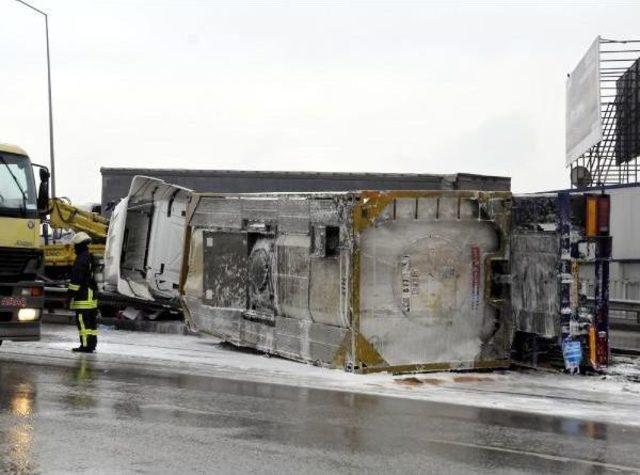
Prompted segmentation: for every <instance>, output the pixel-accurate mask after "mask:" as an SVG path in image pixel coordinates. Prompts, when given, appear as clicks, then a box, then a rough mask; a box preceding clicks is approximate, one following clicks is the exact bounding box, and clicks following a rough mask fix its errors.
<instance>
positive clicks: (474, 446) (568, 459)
mask: <svg viewBox="0 0 640 475" xmlns="http://www.w3.org/2000/svg"><path fill="white" fill-rule="evenodd" d="M427 442H428V443H432V444H442V445H456V446H459V447H466V448H472V449H481V450H492V451H494V452H503V453H507V454H516V455H528V456H530V457H538V458H542V459H545V460H551V461H554V462H564V463H581V464H584V465H595V466H597V467H602V468H608V469H613V470H625V471H629V472H633V473H637V472H639V471H640V467H631V466H627V465H617V464H613V463H607V462H598V461H597V460H583V459H576V458H572V457H565V456H562V455H551V454H544V453H541V452H532V451H529V450H519V449H510V448H508V447H496V446H494V445H482V444H473V443H470V442H456V441H453V440H439V439H428V440H427Z"/></svg>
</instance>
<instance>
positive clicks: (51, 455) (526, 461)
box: [0, 356, 640, 474]
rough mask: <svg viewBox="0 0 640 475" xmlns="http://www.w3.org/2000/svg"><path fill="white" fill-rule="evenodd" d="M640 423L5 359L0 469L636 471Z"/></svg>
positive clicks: (0, 384)
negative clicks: (620, 422)
mask: <svg viewBox="0 0 640 475" xmlns="http://www.w3.org/2000/svg"><path fill="white" fill-rule="evenodd" d="M639 436H640V430H638V429H635V428H632V427H628V426H618V425H611V424H601V423H593V422H589V421H579V420H575V419H570V418H562V417H550V416H536V415H532V414H526V413H524V412H522V413H514V412H507V411H500V410H493V409H480V408H473V407H464V406H456V405H448V404H438V403H430V402H424V401H412V400H405V399H396V398H387V397H378V396H371V395H361V394H353V393H342V392H335V391H325V390H314V389H305V388H294V387H288V386H278V385H271V384H261V383H253V382H242V381H229V380H225V379H216V378H205V377H194V376H185V375H176V374H166V375H162V376H156V375H154V376H150V375H145V374H144V372H143V370H135V371H124V370H122V371H120V370H104V369H101V370H96V369H93V368H92V359H91V358H90V357H89V358H87V357H84V356H81V357H79V359H78V360H77V362H76V366H75V367H74V368H61V367H54V366H37V365H29V364H25V363H9V362H4V361H3V362H0V472H8V473H32V472H51V471H56V472H61V473H70V472H71V473H73V472H83V471H91V472H94V471H100V472H109V473H114V472H119V473H122V472H142V473H176V472H182V473H187V472H207V473H230V472H234V473H243V472H261V473H327V472H332V473H333V472H358V471H369V472H378V473H380V472H395V473H418V472H420V473H513V472H530V473H539V472H549V473H558V472H565V473H581V474H582V473H603V472H607V471H617V472H620V471H622V472H639V471H640V454H639V453H638V452H639V451H638V450H637V447H638V440H640V438H639Z"/></svg>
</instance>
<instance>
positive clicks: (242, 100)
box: [0, 0, 640, 202]
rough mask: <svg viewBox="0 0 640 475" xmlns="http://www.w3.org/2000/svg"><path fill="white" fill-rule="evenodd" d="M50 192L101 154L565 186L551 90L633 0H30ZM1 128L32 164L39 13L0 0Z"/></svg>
mask: <svg viewBox="0 0 640 475" xmlns="http://www.w3.org/2000/svg"><path fill="white" fill-rule="evenodd" d="M32 3H33V4H34V5H37V6H38V7H39V8H41V9H43V10H46V11H47V12H49V14H50V18H49V21H50V34H51V49H52V65H53V66H52V67H53V101H54V126H55V145H56V156H57V161H56V163H57V175H58V184H57V188H58V194H60V195H65V196H69V197H70V198H72V199H73V200H75V201H78V202H87V201H98V200H99V197H100V173H99V169H100V167H101V166H111V167H175V168H224V169H263V170H317V171H380V172H399V173H403V172H410V173H453V172H473V173H487V174H496V175H508V176H511V177H513V189H514V190H515V191H518V192H526V191H538V190H544V189H553V188H558V187H566V186H567V185H568V172H567V170H566V169H565V167H564V91H565V78H566V74H567V72H569V71H571V70H572V69H573V67H574V66H575V64H576V63H577V62H578V61H579V59H580V57H581V56H582V54H583V53H584V52H585V51H586V49H587V48H588V46H589V45H590V44H591V42H592V41H593V39H594V37H595V36H596V35H598V34H601V35H603V36H604V37H609V38H637V37H640V26H639V25H640V2H638V1H632V2H626V3H621V2H616V3H614V2H562V1H553V2H550V1H549V2H547V1H544V2H542V1H541V2H522V3H519V2H517V1H505V2H497V1H493V2H457V1H447V2H429V1H426V0H425V1H402V0H392V1H375V0H372V1H352V2H348V1H344V2H338V1H319V0H318V1H306V2H305V1H260V2H258V1H242V0H235V1H222V0H220V1H203V0H201V1H195V0H193V1H189V0H153V1H151V0H148V1H145V0H126V1H125V0H121V1H106V0H104V1H96V0H91V1H88V0H32ZM0 18H2V22H1V23H2V27H0V58H1V59H2V73H1V75H0V103H1V104H2V107H1V108H0V141H2V142H10V143H17V144H20V145H21V146H23V147H24V148H25V149H27V151H28V152H29V154H30V155H31V157H32V159H33V160H34V161H36V162H42V163H45V164H48V159H49V158H48V157H49V152H48V122H47V95H46V69H45V50H44V22H43V18H42V17H40V16H39V15H37V14H36V13H34V12H32V11H30V10H29V9H27V8H26V7H24V6H22V5H20V4H18V3H16V2H15V1H13V0H0Z"/></svg>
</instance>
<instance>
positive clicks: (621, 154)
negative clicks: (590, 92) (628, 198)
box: [571, 38, 640, 188]
mask: <svg viewBox="0 0 640 475" xmlns="http://www.w3.org/2000/svg"><path fill="white" fill-rule="evenodd" d="M600 97H601V117H602V140H601V141H600V142H598V143H597V144H595V145H594V146H592V147H591V148H590V149H589V150H587V151H586V152H585V153H583V154H582V155H581V156H580V157H579V158H578V159H577V160H575V161H574V162H573V163H572V164H571V176H572V180H571V181H572V186H574V187H576V186H582V187H585V188H587V187H601V186H606V185H624V184H630V183H638V182H639V181H638V177H639V175H640V173H639V170H638V168H639V160H638V159H639V158H640V40H610V39H604V38H602V39H600Z"/></svg>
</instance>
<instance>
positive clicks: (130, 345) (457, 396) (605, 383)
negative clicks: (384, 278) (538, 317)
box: [0, 325, 640, 427]
mask: <svg viewBox="0 0 640 475" xmlns="http://www.w3.org/2000/svg"><path fill="white" fill-rule="evenodd" d="M77 343H78V337H77V332H76V330H75V328H73V327H70V326H65V325H45V326H44V327H43V336H42V340H41V341H39V342H31V343H15V342H5V343H4V344H3V346H2V347H0V361H2V360H3V359H4V360H7V361H8V360H20V361H31V362H34V363H44V364H55V365H66V366H73V365H74V364H75V363H76V362H77V361H78V360H80V359H82V358H84V359H87V360H90V361H92V362H94V364H95V365H96V366H99V367H104V368H114V367H123V368H129V367H135V368H136V369H138V370H142V371H144V370H145V369H146V370H147V371H149V373H150V374H152V373H154V372H158V371H161V372H177V373H183V374H191V375H199V376H205V377H222V378H228V379H235V380H247V381H255V382H265V383H273V384H283V385H293V386H301V387H308V388H317V389H328V390H339V391H349V392H357V393H365V394H376V395H382V396H392V397H402V398H411V399H419V400H425V401H434V402H444V403H451V404H461V405H465V406H475V407H487V408H497V409H506V410H514V411H524V412H530V413H537V414H547V415H557V416H566V417H572V418H577V419H583V420H591V421H596V422H608V423H618V424H623V425H632V426H638V427H640V383H637V382H634V380H636V381H637V380H639V379H640V360H639V359H633V358H621V359H619V360H617V361H618V362H617V363H616V364H615V365H614V366H612V368H611V369H610V371H609V374H607V375H605V376H586V377H583V376H569V375H565V374H561V373H551V372H543V371H524V372H520V371H499V372H492V373H435V374H433V373H432V374H423V375H417V376H393V375H390V374H387V373H380V374H371V375H358V374H350V373H345V372H344V371H342V370H332V369H327V368H319V367H315V366H311V365H305V364H301V363H296V362H292V361H287V360H284V359H281V358H276V357H273V358H270V357H267V356H264V355H261V354H255V353H252V352H244V351H239V350H235V349H233V348H230V347H228V346H225V345H221V344H220V341H219V340H217V339H215V338H211V337H193V336H181V335H162V334H155V333H140V332H126V331H116V330H108V329H104V328H103V329H101V330H100V338H99V346H98V352H97V353H96V354H94V355H81V354H76V353H72V352H71V351H70V348H71V347H73V346H76V345H77Z"/></svg>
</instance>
